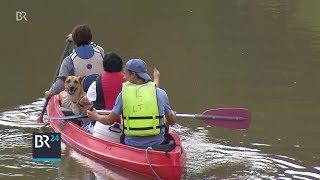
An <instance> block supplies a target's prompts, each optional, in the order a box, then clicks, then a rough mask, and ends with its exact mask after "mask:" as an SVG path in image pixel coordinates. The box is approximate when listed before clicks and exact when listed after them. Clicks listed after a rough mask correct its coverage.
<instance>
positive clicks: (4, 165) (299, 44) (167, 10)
mask: <svg viewBox="0 0 320 180" xmlns="http://www.w3.org/2000/svg"><path fill="white" fill-rule="evenodd" d="M0 4H1V6H0V15H1V16H0V18H1V20H2V21H1V22H2V26H1V29H0V32H1V33H2V34H3V36H2V37H1V38H2V42H5V43H2V44H0V52H1V55H2V58H1V61H0V77H1V82H2V85H1V88H0V102H1V103H0V179H21V178H22V177H25V179H31V178H34V179H145V177H143V176H139V175H136V174H133V173H130V172H127V171H124V170H121V169H119V168H115V167H111V166H109V165H102V164H99V163H98V162H96V161H93V160H91V159H90V158H87V157H85V156H83V155H81V154H79V153H77V152H76V151H74V150H73V149H70V148H69V147H66V146H65V145H63V156H62V162H61V163H60V164H36V163H34V162H32V161H31V155H32V150H31V141H32V139H31V137H32V133H33V132H39V131H40V132H49V131H51V129H50V127H42V126H43V125H41V124H37V123H35V120H36V119H37V117H38V114H39V113H40V111H41V108H42V105H43V103H44V102H43V100H42V99H39V98H41V97H42V94H43V92H44V91H45V90H46V89H47V88H48V87H49V83H50V80H51V79H52V76H53V74H54V72H55V70H56V66H57V64H58V61H59V57H60V54H61V51H62V50H63V46H64V37H65V35H66V34H67V33H68V32H69V31H71V29H72V27H73V26H74V25H76V24H79V23H87V24H89V25H90V26H91V28H92V31H93V34H94V41H96V42H97V43H99V44H100V45H101V46H103V47H104V49H105V51H115V52H117V53H119V54H120V55H121V56H122V57H123V58H124V59H125V61H126V60H128V59H129V58H133V57H140V58H143V59H145V60H146V61H147V63H148V66H149V70H151V69H152V67H154V66H157V68H158V69H159V70H160V72H161V87H162V88H164V89H165V90H166V91H167V93H168V95H169V99H170V103H171V106H172V107H173V108H174V109H175V110H176V111H177V112H183V113H185V112H186V113H197V112H202V111H204V110H206V109H209V108H217V107H244V108H248V109H250V111H251V113H252V122H251V126H250V128H249V129H248V130H246V131H235V130H231V129H222V128H219V127H209V126H207V125H205V124H204V123H203V122H201V120H195V119H187V118H180V119H179V121H178V123H177V124H176V125H175V126H174V127H173V128H174V129H175V130H176V131H177V132H178V134H179V135H180V137H181V139H182V144H183V147H184V150H185V151H186V153H187V170H186V174H185V177H184V178H185V179H320V154H319V152H320V143H319V139H320V130H319V127H320V121H319V117H320V113H319V108H320V105H319V99H320V94H319V92H320V71H319V67H320V53H319V52H320V21H319V20H320V11H319V10H318V7H320V1H317V0H310V1H302V0H281V1H266V0H257V1H248V0H236V1H211V0H208V1H206V0H205V1H188V0H187V1H121V2H116V1H115V2H110V1H96V2H95V3H93V2H89V1H77V3H75V2H71V1H66V2H63V4H62V2H61V3H59V2H50V1H41V2H40V1H18V0H13V1H10V2H9V1H8V2H7V1H3V2H1V3H0ZM16 11H25V12H26V13H27V15H28V21H27V22H17V21H15V14H16Z"/></svg>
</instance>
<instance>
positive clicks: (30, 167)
mask: <svg viewBox="0 0 320 180" xmlns="http://www.w3.org/2000/svg"><path fill="white" fill-rule="evenodd" d="M42 104H43V101H42V100H41V101H36V102H35V103H32V104H29V105H22V106H20V107H18V108H16V109H14V110H11V111H5V112H2V113H1V115H0V130H1V134H0V141H1V142H2V143H1V144H0V164H1V165H2V166H1V168H0V177H1V176H2V177H18V176H25V177H52V178H58V179H59V178H76V179H86V180H87V179H131V178H134V179H146V177H143V176H140V175H137V174H135V173H131V172H129V171H126V170H122V169H120V168H118V167H113V166H110V165H102V164H100V163H99V162H97V161H95V160H92V159H90V158H88V157H86V156H84V155H82V154H79V153H78V152H76V151H74V150H73V149H71V148H69V147H66V146H65V145H64V144H63V146H62V147H63V148H62V149H63V150H62V157H63V160H62V162H61V164H56V165H51V164H37V163H35V162H32V161H31V156H32V154H31V134H32V132H35V131H38V130H37V129H39V127H41V126H40V125H37V124H35V123H32V121H34V120H35V119H36V118H32V119H28V117H29V115H30V114H31V117H36V114H37V113H39V112H40V110H41V107H42ZM26 109H29V110H26ZM173 128H174V129H175V130H176V131H177V132H178V133H179V135H180V136H181V140H182V143H183V146H184V149H185V151H186V153H187V174H186V176H185V178H186V179H197V178H199V177H201V178H207V179H212V178H218V179H224V178H231V179H232V178H236V179H237V178H240V179H248V178H262V179H274V178H280V179H281V178H289V177H291V178H311V179H312V178H319V176H320V167H319V166H315V167H312V168H307V167H304V166H303V165H302V164H301V161H300V160H297V159H295V158H293V157H288V156H284V155H277V154H268V153H264V148H272V144H264V143H250V144H248V145H246V144H245V143H240V144H238V145H235V144H233V143H232V142H231V141H229V140H225V139H216V138H213V137H210V136H209V137H208V133H210V131H208V129H209V128H210V127H198V128H195V129H191V128H189V127H186V126H182V125H179V124H177V125H174V127H173ZM42 130H44V131H46V132H48V131H51V130H50V129H42ZM17 142H19V143H17ZM241 144H242V145H241ZM240 145H241V146H240ZM243 145H245V146H243ZM250 145H251V146H252V147H250ZM44 170H45V171H44Z"/></svg>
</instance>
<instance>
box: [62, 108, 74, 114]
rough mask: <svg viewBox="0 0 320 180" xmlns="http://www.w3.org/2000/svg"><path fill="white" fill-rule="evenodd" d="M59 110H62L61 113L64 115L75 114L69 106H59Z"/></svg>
mask: <svg viewBox="0 0 320 180" xmlns="http://www.w3.org/2000/svg"><path fill="white" fill-rule="evenodd" d="M60 110H61V111H62V112H63V114H64V115H65V116H73V115H75V114H74V113H73V112H72V111H71V109H69V108H65V107H60Z"/></svg>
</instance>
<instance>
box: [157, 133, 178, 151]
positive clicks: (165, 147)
mask: <svg viewBox="0 0 320 180" xmlns="http://www.w3.org/2000/svg"><path fill="white" fill-rule="evenodd" d="M175 147H176V143H175V142H174V140H173V138H172V136H170V135H169V134H165V140H164V142H163V143H162V144H160V145H153V146H151V148H152V149H153V150H156V151H165V152H170V151H172V150H173V149H174V148H175Z"/></svg>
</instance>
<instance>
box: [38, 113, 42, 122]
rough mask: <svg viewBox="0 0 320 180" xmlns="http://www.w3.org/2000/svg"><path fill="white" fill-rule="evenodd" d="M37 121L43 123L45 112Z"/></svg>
mask: <svg viewBox="0 0 320 180" xmlns="http://www.w3.org/2000/svg"><path fill="white" fill-rule="evenodd" d="M37 123H43V114H42V113H41V114H40V116H39V117H38V119H37Z"/></svg>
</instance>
